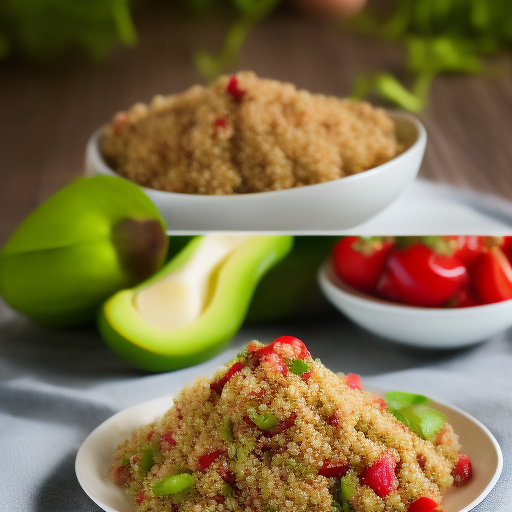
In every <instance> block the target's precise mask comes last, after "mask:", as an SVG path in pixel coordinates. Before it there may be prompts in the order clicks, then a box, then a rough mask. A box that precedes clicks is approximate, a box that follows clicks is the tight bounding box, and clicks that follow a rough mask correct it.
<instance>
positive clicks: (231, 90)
mask: <svg viewBox="0 0 512 512" xmlns="http://www.w3.org/2000/svg"><path fill="white" fill-rule="evenodd" d="M226 92H227V93H228V94H230V95H231V96H233V98H234V99H235V101H238V102H240V101H242V98H243V97H244V95H245V93H246V92H247V91H244V90H243V89H240V84H239V83H238V78H237V77H236V76H232V77H231V78H230V79H229V82H228V85H227V86H226Z"/></svg>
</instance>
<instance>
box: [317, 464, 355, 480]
mask: <svg viewBox="0 0 512 512" xmlns="http://www.w3.org/2000/svg"><path fill="white" fill-rule="evenodd" d="M347 470H348V464H347V463H346V462H332V461H330V460H326V461H324V464H323V466H322V467H320V468H318V474H319V475H320V476H325V477H327V478H334V477H337V476H345V474H346V472H347Z"/></svg>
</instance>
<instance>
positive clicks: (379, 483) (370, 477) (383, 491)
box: [360, 452, 397, 498]
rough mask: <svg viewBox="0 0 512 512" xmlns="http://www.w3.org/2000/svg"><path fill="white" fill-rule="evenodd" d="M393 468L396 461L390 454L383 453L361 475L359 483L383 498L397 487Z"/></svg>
mask: <svg viewBox="0 0 512 512" xmlns="http://www.w3.org/2000/svg"><path fill="white" fill-rule="evenodd" d="M395 467H396V460H395V459H394V458H393V456H392V455H391V454H390V453H388V452H384V453H383V454H382V455H381V456H380V457H379V458H378V459H377V461H376V462H374V463H373V464H372V465H371V466H370V467H368V468H366V469H365V470H364V471H363V472H362V473H361V475H360V481H361V483H362V484H363V485H367V486H368V487H371V488H372V489H373V490H374V491H375V494H377V496H380V497H381V498H384V497H385V496H387V495H388V494H389V493H390V492H391V491H392V490H393V489H395V488H396V487H397V479H396V477H395Z"/></svg>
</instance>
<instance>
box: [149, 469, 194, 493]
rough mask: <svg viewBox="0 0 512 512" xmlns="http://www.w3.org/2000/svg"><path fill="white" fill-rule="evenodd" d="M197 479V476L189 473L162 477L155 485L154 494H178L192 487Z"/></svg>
mask: <svg viewBox="0 0 512 512" xmlns="http://www.w3.org/2000/svg"><path fill="white" fill-rule="evenodd" d="M195 481H196V477H195V476H193V475H190V474H188V473H181V475H172V476H167V477H165V478H161V479H160V480H158V482H157V483H156V484H155V485H154V486H153V494H155V495H156V496H167V495H168V494H177V493H179V492H181V491H184V490H185V489H188V488H189V487H192V486H193V485H194V483H195Z"/></svg>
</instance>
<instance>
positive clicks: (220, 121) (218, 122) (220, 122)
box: [213, 117, 228, 128]
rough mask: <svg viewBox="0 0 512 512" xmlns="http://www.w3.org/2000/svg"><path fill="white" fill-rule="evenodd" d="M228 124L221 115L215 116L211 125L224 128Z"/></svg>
mask: <svg viewBox="0 0 512 512" xmlns="http://www.w3.org/2000/svg"><path fill="white" fill-rule="evenodd" d="M227 125H228V122H227V121H226V120H225V119H224V118H223V117H217V119H215V121H214V122H213V126H215V127H216V128H226V126H227Z"/></svg>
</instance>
